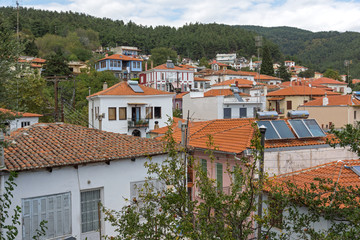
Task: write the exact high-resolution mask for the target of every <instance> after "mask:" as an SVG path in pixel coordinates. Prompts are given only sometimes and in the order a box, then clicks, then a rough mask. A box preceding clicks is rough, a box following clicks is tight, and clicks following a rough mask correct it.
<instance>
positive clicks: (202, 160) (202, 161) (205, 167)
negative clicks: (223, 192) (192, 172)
mask: <svg viewBox="0 0 360 240" xmlns="http://www.w3.org/2000/svg"><path fill="white" fill-rule="evenodd" d="M201 169H202V170H203V171H204V173H207V161H206V159H201Z"/></svg>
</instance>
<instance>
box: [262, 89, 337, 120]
mask: <svg viewBox="0 0 360 240" xmlns="http://www.w3.org/2000/svg"><path fill="white" fill-rule="evenodd" d="M325 94H327V95H339V93H334V92H327V91H325V90H322V89H319V88H312V87H308V86H305V85H302V86H291V87H287V88H283V89H280V90H277V91H273V92H270V93H268V94H267V95H266V109H267V110H268V111H276V112H277V113H278V114H279V117H280V118H284V117H286V116H287V113H288V111H290V110H296V109H298V107H299V106H301V105H303V104H304V103H307V102H309V101H311V100H313V99H314V98H316V97H323V96H325Z"/></svg>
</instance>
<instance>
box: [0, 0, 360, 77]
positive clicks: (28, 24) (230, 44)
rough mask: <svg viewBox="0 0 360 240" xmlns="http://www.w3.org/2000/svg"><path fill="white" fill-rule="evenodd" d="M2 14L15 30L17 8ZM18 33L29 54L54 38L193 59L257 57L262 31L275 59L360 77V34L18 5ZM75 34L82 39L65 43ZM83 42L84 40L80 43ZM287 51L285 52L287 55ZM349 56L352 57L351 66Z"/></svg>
mask: <svg viewBox="0 0 360 240" xmlns="http://www.w3.org/2000/svg"><path fill="white" fill-rule="evenodd" d="M0 14H2V15H3V16H4V17H5V18H6V19H8V20H9V22H10V24H11V26H12V29H14V32H15V29H16V9H15V8H12V7H2V8H0ZM20 34H21V35H20V37H21V39H22V40H23V41H24V43H25V44H26V49H25V50H26V51H25V53H26V54H28V55H37V56H40V57H45V55H46V54H45V53H44V50H45V51H46V47H44V46H47V45H45V44H44V42H45V43H46V40H49V39H56V40H57V41H58V42H59V45H61V46H63V50H64V49H65V52H69V53H68V55H69V56H72V58H74V59H79V60H84V59H85V58H88V57H89V50H90V49H91V48H94V47H95V46H98V44H100V45H101V46H103V47H115V46H121V45H126V46H136V47H138V48H140V49H141V50H142V52H141V53H142V54H150V53H151V50H152V49H154V48H162V47H165V48H170V49H172V50H174V51H176V52H177V53H178V54H179V55H180V56H182V57H189V58H192V59H194V60H198V59H201V58H203V57H205V58H207V59H210V58H213V57H215V55H216V54H217V53H237V54H238V56H244V57H251V56H253V55H255V56H256V47H255V40H254V37H255V36H256V35H262V36H263V37H264V43H263V45H266V46H268V47H269V48H270V51H271V55H272V58H273V61H274V62H277V61H281V60H295V61H296V63H297V64H298V65H304V66H306V67H309V68H311V69H312V70H315V71H319V72H325V71H326V70H327V69H334V70H337V71H339V73H340V74H346V73H347V72H348V71H349V72H350V75H351V77H352V78H360V48H358V47H357V46H358V45H359V43H360V33H357V32H345V33H340V32H334V31H331V32H316V33H314V32H311V31H306V30H302V29H297V28H292V27H260V26H229V25H224V24H216V23H212V24H202V23H190V24H186V25H184V26H182V27H179V28H175V27H170V26H165V25H163V26H157V27H152V26H143V25H137V24H135V23H134V22H132V21H130V22H128V23H125V22H123V21H122V20H112V19H109V18H97V17H93V16H90V15H86V14H83V13H75V12H71V11H68V12H51V11H46V10H36V9H32V8H20ZM84 34H85V35H87V36H91V38H92V40H91V44H90V45H86V46H84V42H83V41H81V39H82V36H83V35H84ZM71 37H72V38H73V39H75V40H76V42H78V43H77V44H73V46H68V45H66V40H67V39H69V38H71ZM79 42H80V43H79ZM284 56H285V57H284ZM345 60H352V64H351V65H350V66H349V68H347V67H345V66H344V61H345Z"/></svg>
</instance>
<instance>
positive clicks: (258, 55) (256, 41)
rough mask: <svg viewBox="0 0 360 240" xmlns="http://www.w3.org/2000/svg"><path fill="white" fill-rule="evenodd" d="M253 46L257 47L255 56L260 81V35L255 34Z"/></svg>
mask: <svg viewBox="0 0 360 240" xmlns="http://www.w3.org/2000/svg"><path fill="white" fill-rule="evenodd" d="M255 46H256V47H257V58H258V62H259V64H258V69H257V72H258V82H259V81H260V66H261V65H260V48H261V47H262V36H255Z"/></svg>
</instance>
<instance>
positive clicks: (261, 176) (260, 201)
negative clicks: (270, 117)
mask: <svg viewBox="0 0 360 240" xmlns="http://www.w3.org/2000/svg"><path fill="white" fill-rule="evenodd" d="M259 130H260V134H261V152H260V155H261V156H260V161H259V190H260V191H259V199H258V217H259V218H260V219H261V218H262V208H263V206H262V205H263V198H262V197H263V196H262V190H263V180H264V156H265V154H264V152H265V132H266V127H265V126H264V125H261V126H260V127H259ZM257 235H258V236H257V239H261V223H259V225H258V233H257Z"/></svg>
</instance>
